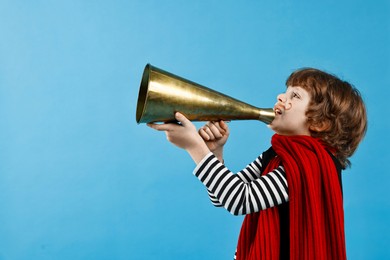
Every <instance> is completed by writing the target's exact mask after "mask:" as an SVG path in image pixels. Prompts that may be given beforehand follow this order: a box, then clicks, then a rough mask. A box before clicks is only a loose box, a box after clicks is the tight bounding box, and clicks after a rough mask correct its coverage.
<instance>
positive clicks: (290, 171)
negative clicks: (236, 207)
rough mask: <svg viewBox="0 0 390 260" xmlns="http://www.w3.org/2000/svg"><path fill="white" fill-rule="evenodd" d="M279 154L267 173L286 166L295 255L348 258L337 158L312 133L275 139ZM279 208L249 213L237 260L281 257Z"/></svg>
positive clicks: (301, 259)
mask: <svg viewBox="0 0 390 260" xmlns="http://www.w3.org/2000/svg"><path fill="white" fill-rule="evenodd" d="M271 143H272V147H273V149H274V150H275V152H276V154H277V155H278V156H276V157H275V158H273V159H272V160H271V161H270V162H269V164H268V165H267V167H266V169H265V170H264V171H263V174H265V173H268V172H270V171H272V170H273V169H275V168H277V167H278V166H279V164H280V163H282V164H283V166H284V169H285V171H286V178H287V183H288V193H289V203H290V205H289V211H290V212H289V222H290V225H289V226H290V232H289V234H290V259H294V260H313V259H316V260H321V259H346V251H345V238H344V212H343V201H342V193H341V189H340V184H339V180H338V174H337V170H336V167H335V165H334V162H333V160H332V158H331V157H330V155H329V154H328V152H327V151H326V150H325V147H324V146H323V145H322V144H321V143H320V142H319V141H318V140H317V139H315V138H312V137H310V136H290V137H287V136H281V135H277V134H275V135H274V136H273V137H272V141H271ZM279 254H280V222H279V212H278V207H273V208H269V209H266V210H263V211H261V212H257V213H253V214H249V215H246V216H245V219H244V222H243V224H242V227H241V232H240V236H239V240H238V247H237V260H252V259H253V260H254V259H256V260H258V259H266V260H269V259H279Z"/></svg>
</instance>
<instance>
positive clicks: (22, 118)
mask: <svg viewBox="0 0 390 260" xmlns="http://www.w3.org/2000/svg"><path fill="white" fill-rule="evenodd" d="M313 2H314V1H292V0H290V1H260V0H258V1H254V0H247V1H230V0H229V1H216V0H214V1H212V0H211V1H151V0H142V1H141V0H140V1H125V0H111V1H101V0H97V1H91V0H89V1H87V0H84V1H82V0H79V1H76V0H67V1H54V0H52V1H49V0H47V1H43V0H36V1H21V0H0V36H1V40H0V138H1V139H0V259H7V260H8V259H11V260H13V259H60V260H61V259H231V258H232V255H233V253H234V250H235V246H236V243H237V237H238V233H239V229H240V226H241V222H242V219H243V218H242V217H234V216H232V215H230V214H229V213H228V212H226V211H224V210H223V209H217V208H214V207H212V206H211V204H210V203H209V201H208V197H207V195H206V192H205V189H204V187H203V186H202V185H201V184H200V183H199V182H198V181H197V179H196V178H195V177H193V176H192V170H193V168H194V163H193V162H192V161H191V159H190V157H189V156H188V155H187V154H186V153H185V152H184V151H183V150H180V149H178V148H176V147H174V146H172V145H171V144H169V143H168V142H167V141H166V140H165V135H164V134H163V133H159V132H155V131H153V130H151V129H149V128H147V127H146V125H144V124H142V125H137V124H136V122H135V107H136V101H137V95H138V88H139V82H140V79H141V75H142V71H143V68H144V66H145V65H146V63H152V64H153V65H155V66H157V67H160V68H163V69H165V70H168V71H170V72H172V73H175V74H177V75H180V76H183V77H185V78H188V79H190V80H192V81H195V82H198V83H200V84H203V85H206V86H208V87H210V88H213V89H216V90H218V91H221V92H223V93H225V94H228V95H231V96H233V97H235V98H238V99H240V100H243V101H245V102H248V103H250V104H253V105H256V106H260V107H270V106H272V105H273V104H274V103H275V100H276V99H275V97H276V95H277V94H278V93H280V92H281V91H284V88H285V87H284V82H285V79H286V78H287V76H288V75H289V74H290V73H291V72H292V71H293V70H295V69H297V68H300V67H304V66H312V67H317V68H320V69H324V70H327V71H329V72H332V73H335V74H337V75H339V76H340V77H341V78H343V79H345V80H348V81H350V82H351V83H353V84H354V85H355V86H356V87H357V88H358V89H359V90H360V91H361V93H362V95H363V98H364V100H365V102H366V104H367V108H368V116H369V130H368V134H367V136H366V138H365V139H364V141H363V143H362V144H361V146H360V147H359V149H358V151H357V153H356V154H355V155H354V156H353V157H352V164H353V166H352V168H351V169H349V170H347V171H345V173H344V197H345V201H344V205H345V226H346V238H347V250H348V256H349V259H385V258H389V257H390V250H389V243H390V240H389V233H390V228H389V221H388V220H389V218H390V210H389V195H388V192H389V184H390V183H389V175H388V170H387V163H388V162H389V160H390V158H389V148H388V139H389V137H388V134H389V130H390V129H389V112H390V111H389V86H390V64H389V63H390V40H389V34H390V26H389V25H390V18H389V15H390V3H389V1H386V0H383V1H360V0H358V1H352V0H351V1H330V2H328V1H326V3H323V2H324V1H315V3H313ZM197 125H198V124H197ZM230 128H231V132H232V133H231V138H230V140H229V142H228V144H227V146H226V154H225V160H226V163H227V165H228V166H229V167H230V168H231V169H232V170H234V171H238V170H240V169H241V168H243V167H245V165H246V164H247V163H249V162H251V161H252V160H253V159H254V158H255V157H256V156H258V154H259V153H260V152H262V151H263V150H265V149H266V148H268V146H269V140H270V137H271V135H272V132H271V131H270V130H269V129H268V128H267V127H266V126H265V125H264V124H263V123H261V122H254V121H245V122H232V123H230Z"/></svg>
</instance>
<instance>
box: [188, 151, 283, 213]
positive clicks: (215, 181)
mask: <svg viewBox="0 0 390 260" xmlns="http://www.w3.org/2000/svg"><path fill="white" fill-rule="evenodd" d="M261 170H262V157H261V156H259V157H258V158H257V159H256V160H255V161H254V162H252V163H251V164H249V165H248V166H247V167H246V168H245V169H243V170H242V171H240V172H239V173H238V174H233V173H232V172H231V171H229V170H228V169H227V168H226V167H225V166H224V165H223V164H222V163H221V162H220V161H219V160H218V159H217V158H216V157H215V156H214V155H213V154H212V153H210V154H208V155H207V156H206V157H205V158H204V159H203V160H202V161H201V162H200V163H199V164H198V166H197V167H196V168H195V170H194V174H195V176H197V177H198V179H199V180H200V181H201V182H202V183H203V184H204V185H205V186H206V187H207V191H208V193H209V197H210V200H211V202H212V203H213V204H214V205H215V206H217V207H221V206H223V207H224V208H226V209H227V210H228V211H229V212H230V213H232V214H233V215H245V214H249V213H254V212H258V211H260V210H263V209H266V208H270V207H274V206H276V205H280V204H282V203H285V202H287V201H288V186H287V181H286V177H285V171H284V168H283V166H279V167H278V168H276V169H274V170H273V171H271V172H269V173H267V174H265V175H261Z"/></svg>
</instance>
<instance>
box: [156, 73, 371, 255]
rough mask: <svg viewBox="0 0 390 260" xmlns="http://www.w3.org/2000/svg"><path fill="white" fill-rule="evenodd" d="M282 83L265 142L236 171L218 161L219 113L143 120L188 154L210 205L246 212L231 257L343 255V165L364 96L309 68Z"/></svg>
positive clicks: (361, 117) (361, 127)
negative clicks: (197, 122)
mask: <svg viewBox="0 0 390 260" xmlns="http://www.w3.org/2000/svg"><path fill="white" fill-rule="evenodd" d="M286 86H287V90H286V92H285V93H282V94H280V95H279V96H278V97H277V102H276V104H275V106H274V111H275V119H274V120H273V122H271V124H270V125H269V127H270V128H271V129H272V130H273V131H275V135H274V136H273V137H272V140H271V144H272V146H271V148H270V149H268V150H267V151H265V152H264V153H262V154H261V155H260V156H259V157H258V158H257V159H256V160H255V161H254V162H252V163H251V164H249V165H248V166H247V167H246V168H245V169H243V170H242V171H240V172H239V173H237V174H233V173H232V172H230V171H229V170H228V169H227V168H226V167H225V166H224V165H223V146H224V144H225V143H226V141H227V138H228V136H229V129H228V126H227V125H226V124H225V123H224V122H223V121H220V122H208V123H207V124H206V125H205V126H204V127H202V128H201V129H200V130H199V132H197V130H196V128H195V126H194V125H193V124H192V123H191V122H190V121H189V120H188V119H187V118H186V117H185V116H184V115H182V114H180V113H176V115H175V116H176V119H177V120H178V121H179V122H180V124H148V125H149V126H150V127H152V128H154V129H156V130H159V131H165V132H166V135H167V139H168V140H169V141H170V142H172V143H173V144H175V145H177V146H178V147H180V148H183V149H185V150H186V151H187V152H188V153H189V154H190V156H191V157H192V159H193V160H194V162H195V163H196V164H197V166H196V168H195V170H194V174H195V175H196V176H197V177H198V179H199V180H200V181H201V182H202V183H203V184H204V185H205V186H206V187H207V190H208V192H209V196H210V198H211V201H212V202H213V204H214V205H215V206H223V207H225V208H226V209H227V210H228V211H229V212H231V213H232V214H234V215H246V216H245V219H244V222H243V225H242V228H241V232H240V236H239V240H238V246H237V252H236V257H237V259H239V260H242V259H243V260H248V259H345V258H346V250H345V237H344V213H343V205H342V183H341V170H342V169H345V168H346V167H347V166H349V165H350V163H349V161H348V158H349V157H350V156H351V155H352V154H353V153H354V152H355V150H356V148H357V146H358V144H359V143H360V141H361V140H362V138H363V137H364V135H365V133H366V129H367V119H366V110H365V106H364V103H363V100H362V98H361V96H360V94H359V92H358V91H357V90H356V89H355V88H354V87H352V86H351V85H350V84H349V83H347V82H345V81H342V80H340V79H339V78H337V77H335V76H333V75H331V74H328V73H326V72H323V71H320V70H317V69H312V68H305V69H301V70H297V71H295V72H294V73H292V74H291V75H290V77H289V78H288V79H287V82H286Z"/></svg>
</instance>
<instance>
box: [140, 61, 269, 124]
mask: <svg viewBox="0 0 390 260" xmlns="http://www.w3.org/2000/svg"><path fill="white" fill-rule="evenodd" d="M175 112H181V113H183V114H184V115H185V116H186V117H187V118H188V119H189V120H191V121H217V120H250V119H252V120H260V121H262V122H264V123H266V124H269V123H271V122H272V120H273V119H274V117H275V113H274V111H273V109H272V108H267V109H262V108H257V107H254V106H251V105H249V104H247V103H244V102H242V101H239V100H237V99H234V98H232V97H229V96H227V95H225V94H222V93H219V92H217V91H214V90H212V89H209V88H207V87H204V86H201V85H199V84H197V83H194V82H191V81H189V80H186V79H184V78H181V77H179V76H176V75H173V74H171V73H169V72H166V71H164V70H161V69H159V68H156V67H154V66H152V65H150V64H147V65H146V67H145V70H144V73H143V76H142V81H141V86H140V89H139V94H138V102H137V114H136V120H137V123H152V122H172V121H176V120H175V117H174V114H175Z"/></svg>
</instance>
